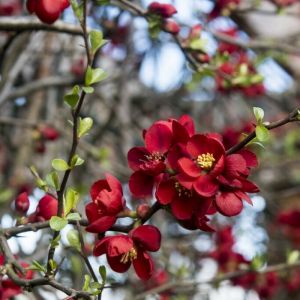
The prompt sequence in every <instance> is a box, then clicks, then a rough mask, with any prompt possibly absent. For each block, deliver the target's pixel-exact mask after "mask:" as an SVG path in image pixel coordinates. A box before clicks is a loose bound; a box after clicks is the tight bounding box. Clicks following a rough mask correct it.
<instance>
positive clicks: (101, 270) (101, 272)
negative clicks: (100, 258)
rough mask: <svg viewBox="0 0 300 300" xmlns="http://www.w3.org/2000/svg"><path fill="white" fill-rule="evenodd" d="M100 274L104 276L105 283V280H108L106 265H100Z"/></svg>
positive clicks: (103, 281)
mask: <svg viewBox="0 0 300 300" xmlns="http://www.w3.org/2000/svg"><path fill="white" fill-rule="evenodd" d="M99 274H100V276H101V278H102V283H103V284H105V282H106V268H105V266H100V267H99Z"/></svg>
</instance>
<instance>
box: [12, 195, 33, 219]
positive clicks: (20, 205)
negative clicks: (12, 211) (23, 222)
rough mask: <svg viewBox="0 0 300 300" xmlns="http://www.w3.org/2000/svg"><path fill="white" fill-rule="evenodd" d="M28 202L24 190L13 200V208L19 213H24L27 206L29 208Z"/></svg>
mask: <svg viewBox="0 0 300 300" xmlns="http://www.w3.org/2000/svg"><path fill="white" fill-rule="evenodd" d="M29 205H30V202H29V198H28V195H27V193H26V192H23V193H21V194H19V195H18V197H17V198H16V201H15V208H16V211H17V212H19V213H21V214H26V212H27V210H28V208H29Z"/></svg>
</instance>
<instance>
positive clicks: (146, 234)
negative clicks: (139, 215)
mask: <svg viewBox="0 0 300 300" xmlns="http://www.w3.org/2000/svg"><path fill="white" fill-rule="evenodd" d="M130 236H131V237H132V239H133V240H134V243H135V244H138V245H139V247H142V248H143V249H145V250H148V251H158V250H159V248H160V242H161V234H160V231H159V230H158V229H157V228H156V227H155V226H152V225H142V226H139V227H137V228H136V229H134V230H133V231H132V232H131V233H130Z"/></svg>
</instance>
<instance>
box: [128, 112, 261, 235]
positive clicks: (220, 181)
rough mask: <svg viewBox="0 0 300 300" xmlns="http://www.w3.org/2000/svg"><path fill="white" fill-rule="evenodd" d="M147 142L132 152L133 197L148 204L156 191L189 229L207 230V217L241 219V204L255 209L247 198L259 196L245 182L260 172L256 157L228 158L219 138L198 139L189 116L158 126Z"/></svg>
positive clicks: (240, 154) (246, 152)
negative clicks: (253, 170)
mask: <svg viewBox="0 0 300 300" xmlns="http://www.w3.org/2000/svg"><path fill="white" fill-rule="evenodd" d="M144 142H145V146H144V147H134V148H132V149H131V150H129V152H128V164H129V167H130V168H131V169H132V170H133V171H134V172H133V174H132V175H131V177H130V179H129V188H130V191H131V193H132V194H133V196H135V197H137V198H144V197H147V196H148V197H149V196H151V195H152V192H153V189H154V188H155V196H156V199H157V201H158V202H159V203H160V204H161V205H163V206H168V207H170V210H171V212H172V214H173V215H174V216H175V218H176V219H177V220H178V221H179V222H180V223H181V224H182V225H183V226H184V227H186V228H189V229H196V228H200V229H203V230H209V229H210V227H209V226H208V225H207V224H206V223H207V221H208V219H207V215H209V214H214V213H215V212H217V211H218V212H220V213H221V214H223V215H225V216H234V215H237V214H239V213H240V212H241V211H242V208H243V200H245V201H247V202H248V203H250V204H251V199H250V197H249V196H248V194H247V193H256V192H258V188H257V186H256V185H255V184H253V183H252V182H250V181H249V180H248V179H247V177H248V176H249V174H250V170H251V168H253V167H256V166H257V159H256V156H255V154H254V153H252V152H251V151H249V150H245V149H244V150H242V151H239V152H238V153H234V154H230V155H227V154H226V151H225V147H224V145H223V143H222V138H221V136H220V135H218V134H216V133H209V134H199V133H195V129H194V123H193V120H192V119H191V118H190V117H189V116H187V115H184V116H182V117H181V118H180V119H179V120H175V119H169V120H167V121H157V122H155V123H154V124H153V125H152V126H151V127H150V128H149V129H148V130H146V131H145V132H144Z"/></svg>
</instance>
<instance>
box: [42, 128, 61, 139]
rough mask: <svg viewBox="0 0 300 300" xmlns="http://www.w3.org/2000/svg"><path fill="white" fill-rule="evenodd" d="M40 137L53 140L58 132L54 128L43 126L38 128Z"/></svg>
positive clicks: (57, 135)
mask: <svg viewBox="0 0 300 300" xmlns="http://www.w3.org/2000/svg"><path fill="white" fill-rule="evenodd" d="M40 133H41V135H42V137H43V138H44V139H45V140H47V141H55V140H56V139H57V138H58V137H59V133H58V131H57V130H56V129H55V128H52V127H49V126H45V127H42V128H41V129H40Z"/></svg>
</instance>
